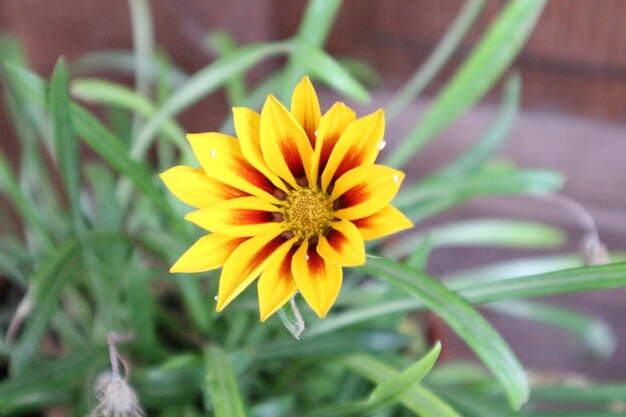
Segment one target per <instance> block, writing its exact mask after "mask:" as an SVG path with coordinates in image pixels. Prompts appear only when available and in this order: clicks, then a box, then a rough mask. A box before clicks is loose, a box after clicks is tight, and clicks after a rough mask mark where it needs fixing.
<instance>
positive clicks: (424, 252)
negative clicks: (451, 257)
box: [406, 233, 433, 271]
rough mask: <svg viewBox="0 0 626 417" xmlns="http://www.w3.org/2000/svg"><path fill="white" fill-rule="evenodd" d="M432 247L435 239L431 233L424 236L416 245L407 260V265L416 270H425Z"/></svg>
mask: <svg viewBox="0 0 626 417" xmlns="http://www.w3.org/2000/svg"><path fill="white" fill-rule="evenodd" d="M432 248H433V239H432V234H431V233H429V234H426V235H425V236H423V238H422V239H421V240H420V241H419V242H418V243H417V244H416V245H415V249H414V250H413V251H412V253H411V254H410V255H409V257H408V258H407V260H406V265H407V266H408V267H409V268H411V269H414V270H416V271H424V270H425V269H426V264H427V263H428V257H429V256H430V252H431V250H432Z"/></svg>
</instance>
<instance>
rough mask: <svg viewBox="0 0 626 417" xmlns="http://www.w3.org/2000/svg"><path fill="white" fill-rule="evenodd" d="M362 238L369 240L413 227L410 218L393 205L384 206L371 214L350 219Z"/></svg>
mask: <svg viewBox="0 0 626 417" xmlns="http://www.w3.org/2000/svg"><path fill="white" fill-rule="evenodd" d="M352 223H354V225H355V226H356V227H358V228H359V232H360V233H361V236H363V239H365V240H371V239H378V238H379V237H383V236H387V235H390V234H393V233H396V232H399V231H401V230H404V229H410V228H411V227H413V223H412V222H411V220H409V219H407V218H406V216H405V215H404V214H402V213H401V212H400V210H398V209H397V208H395V207H393V206H386V207H384V208H383V209H382V210H380V211H378V212H376V213H374V214H372V215H371V216H367V217H363V218H361V219H356V220H352Z"/></svg>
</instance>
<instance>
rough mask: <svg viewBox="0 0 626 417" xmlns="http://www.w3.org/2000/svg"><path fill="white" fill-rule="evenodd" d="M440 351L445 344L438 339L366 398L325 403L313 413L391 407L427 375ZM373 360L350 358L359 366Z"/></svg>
mask: <svg viewBox="0 0 626 417" xmlns="http://www.w3.org/2000/svg"><path fill="white" fill-rule="evenodd" d="M440 351H441V345H440V344H439V343H437V344H436V345H435V346H434V347H433V348H432V350H431V351H430V352H428V353H427V354H426V355H425V356H424V357H423V358H421V359H420V360H418V361H417V362H415V363H414V364H413V365H411V366H409V367H408V368H407V369H405V370H404V371H402V372H400V373H397V374H396V375H394V376H393V377H391V378H387V379H384V380H383V381H381V382H380V383H379V384H378V386H377V387H376V388H374V390H373V391H372V392H371V393H370V395H369V397H368V398H367V399H366V400H360V401H352V402H345V403H339V404H333V405H329V406H326V407H321V408H319V409H316V410H314V411H312V412H311V413H310V415H312V416H316V417H323V416H329V417H336V416H347V415H357V416H362V415H370V414H374V413H376V412H378V411H381V410H384V409H385V408H389V407H391V406H392V405H394V404H395V403H396V402H398V401H399V400H400V399H401V397H403V396H404V395H405V393H407V392H410V390H411V389H412V388H413V387H415V386H416V385H417V384H418V383H419V382H420V381H421V380H422V379H423V378H424V376H426V374H427V373H428V372H429V371H430V370H431V369H432V367H433V365H434V364H435V361H436V360H437V358H438V357H439V352H440ZM370 361H371V359H370V358H369V357H367V356H355V357H351V358H348V359H347V363H348V365H349V366H350V365H352V366H355V367H357V368H358V367H359V366H363V362H365V363H367V364H369V362H370Z"/></svg>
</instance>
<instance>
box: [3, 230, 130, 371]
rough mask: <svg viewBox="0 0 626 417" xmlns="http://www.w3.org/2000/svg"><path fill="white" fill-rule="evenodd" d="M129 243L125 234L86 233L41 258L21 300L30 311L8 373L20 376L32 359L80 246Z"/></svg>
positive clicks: (72, 276) (73, 276) (70, 275)
mask: <svg viewBox="0 0 626 417" xmlns="http://www.w3.org/2000/svg"><path fill="white" fill-rule="evenodd" d="M102 241H104V242H108V243H111V242H118V241H121V242H129V238H128V236H126V235H123V234H119V233H90V234H88V235H85V238H84V239H82V240H79V239H67V240H66V241H65V242H64V243H63V244H62V245H60V246H59V247H57V248H56V249H55V250H54V251H53V252H52V253H50V254H49V255H48V256H47V258H46V259H43V260H42V261H41V263H40V264H39V267H38V268H37V270H36V271H35V272H34V274H33V276H32V277H31V279H30V283H29V285H30V286H29V289H28V292H27V294H26V296H25V297H27V301H28V302H29V303H31V305H32V310H31V311H30V313H29V314H28V317H27V318H26V321H25V323H24V328H23V330H22V332H21V334H20V337H19V339H18V340H17V342H16V343H15V345H14V346H12V348H11V361H10V374H11V375H12V376H18V375H22V374H23V373H24V372H25V371H26V370H27V369H28V368H29V366H30V365H32V362H33V360H34V359H35V357H36V355H37V353H38V349H39V344H40V341H41V339H42V338H43V336H44V334H45V332H46V330H47V328H48V324H49V323H50V320H51V319H52V317H53V315H54V312H55V310H56V309H57V308H58V307H59V297H60V294H61V292H62V291H63V289H64V288H65V286H66V285H67V284H68V283H69V281H70V280H71V279H72V278H75V275H73V274H71V273H69V272H72V271H74V272H75V270H70V271H66V268H67V267H68V266H69V265H70V264H71V263H72V262H73V261H74V260H76V259H77V258H79V257H77V255H78V253H79V252H80V251H81V249H82V246H83V245H88V244H93V243H95V242H102Z"/></svg>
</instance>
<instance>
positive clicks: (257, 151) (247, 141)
mask: <svg viewBox="0 0 626 417" xmlns="http://www.w3.org/2000/svg"><path fill="white" fill-rule="evenodd" d="M233 119H234V123H235V131H236V132H237V138H239V144H240V146H241V153H242V154H243V156H244V157H245V158H246V159H247V160H248V161H249V162H250V164H251V165H252V166H254V167H255V168H256V169H257V170H259V171H260V172H262V173H263V175H265V176H266V177H267V178H269V180H270V181H271V182H272V184H274V185H275V186H276V187H277V188H281V189H283V190H284V191H287V189H286V188H285V184H284V183H283V182H282V181H281V180H280V178H278V176H277V175H276V174H274V172H273V171H272V170H271V169H270V168H269V167H268V166H267V164H266V163H265V160H264V159H263V154H262V153H261V136H260V133H259V124H260V121H261V115H260V114H259V113H257V112H255V111H254V110H250V109H248V108H245V107H234V108H233Z"/></svg>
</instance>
